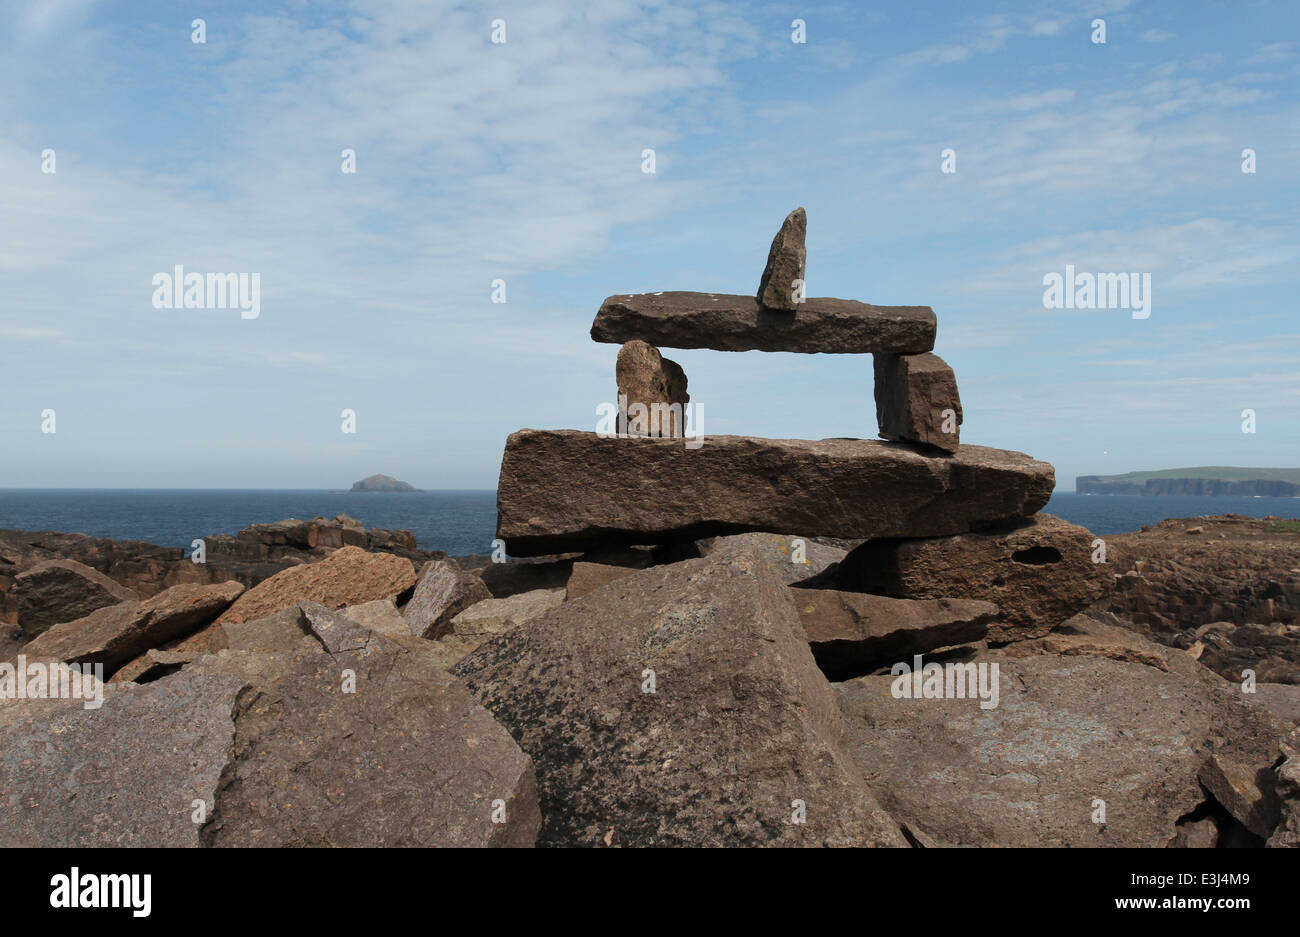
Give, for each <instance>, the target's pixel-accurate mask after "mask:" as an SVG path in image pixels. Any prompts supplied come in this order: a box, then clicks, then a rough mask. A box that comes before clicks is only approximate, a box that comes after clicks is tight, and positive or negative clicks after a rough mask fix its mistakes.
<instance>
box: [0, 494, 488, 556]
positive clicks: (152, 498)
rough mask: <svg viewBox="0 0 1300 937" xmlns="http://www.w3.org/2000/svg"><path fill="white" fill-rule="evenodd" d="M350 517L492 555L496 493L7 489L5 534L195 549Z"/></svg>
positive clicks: (2, 507)
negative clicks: (289, 525) (273, 526)
mask: <svg viewBox="0 0 1300 937" xmlns="http://www.w3.org/2000/svg"><path fill="white" fill-rule="evenodd" d="M318 514H319V515H322V516H324V517H333V516H334V515H336V514H347V515H349V516H350V517H355V518H356V519H357V520H359V521H361V523H363V524H365V525H366V527H383V528H386V529H396V530H409V531H411V532H412V533H414V534H415V538H416V541H417V543H419V545H420V547H421V548H423V549H425V550H446V551H447V553H448V554H450V555H452V556H464V555H466V554H469V553H491V552H492V547H491V543H492V538H493V536H494V535H495V531H496V517H497V505H496V492H494V491H424V492H403V493H400V494H396V493H394V494H386V493H381V492H356V493H353V492H330V491H220V490H214V489H204V490H200V491H187V490H181V489H170V490H131V489H102V488H101V489H70V488H66V489H54V490H37V489H13V488H7V489H0V528H13V529H17V530H58V531H64V532H71V533H83V534H89V535H90V536H92V537H112V538H114V539H116V540H147V541H149V542H150V543H157V544H161V545H162V546H168V547H187V548H188V547H189V545H190V541H192V540H194V539H195V538H196V537H205V536H209V535H211V534H233V533H236V532H237V531H238V530H239V529H240V528H241V527H247V526H248V525H249V524H260V523H265V522H267V521H278V520H283V519H284V518H286V517H296V518H298V519H299V520H310V519H311V518H313V517H315V516H316V515H318Z"/></svg>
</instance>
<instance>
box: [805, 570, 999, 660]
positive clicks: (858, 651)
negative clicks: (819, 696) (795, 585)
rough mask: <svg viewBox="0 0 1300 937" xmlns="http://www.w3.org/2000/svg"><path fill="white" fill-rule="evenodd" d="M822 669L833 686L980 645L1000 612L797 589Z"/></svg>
mask: <svg viewBox="0 0 1300 937" xmlns="http://www.w3.org/2000/svg"><path fill="white" fill-rule="evenodd" d="M790 595H791V597H792V598H793V599H794V603H795V606H796V607H797V608H798V609H799V620H800V622H801V623H802V624H803V630H804V632H805V633H806V634H807V635H808V643H809V645H810V646H811V647H812V652H813V657H815V658H817V666H819V667H820V668H821V669H822V673H824V674H826V676H827V677H829V678H830V679H831V680H846V679H848V678H850V677H857V676H861V675H862V674H865V673H868V672H870V671H871V670H872V669H874V668H876V667H881V666H885V667H888V666H890V665H892V664H894V663H895V662H897V661H908V662H909V663H910V661H911V659H912V655H914V654H924V653H926V652H928V651H933V650H935V649H936V648H941V647H949V646H951V645H954V644H965V643H967V642H968V641H978V640H980V639H981V638H983V637H984V636H985V635H986V634H987V633H988V630H989V625H990V623H992V622H994V621H996V620H997V617H998V607H997V606H996V605H994V604H993V603H992V602H981V601H978V600H973V599H891V598H887V597H885V596H883V595H864V594H862V593H858V592H836V591H835V590H833V589H791V590H790Z"/></svg>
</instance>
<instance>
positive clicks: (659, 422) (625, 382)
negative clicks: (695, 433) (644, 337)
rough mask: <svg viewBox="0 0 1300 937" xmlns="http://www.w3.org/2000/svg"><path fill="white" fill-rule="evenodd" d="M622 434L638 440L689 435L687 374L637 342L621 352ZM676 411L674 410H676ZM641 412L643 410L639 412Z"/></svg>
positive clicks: (620, 409)
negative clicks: (632, 434)
mask: <svg viewBox="0 0 1300 937" xmlns="http://www.w3.org/2000/svg"><path fill="white" fill-rule="evenodd" d="M615 372H616V376H617V378H618V406H619V415H618V426H617V429H618V432H620V433H629V432H631V433H635V434H636V435H638V436H677V437H679V436H684V435H686V418H685V409H684V408H685V406H686V404H688V403H689V402H690V399H691V395H690V394H688V393H687V392H686V372H685V371H683V370H682V366H681V365H680V364H678V363H677V362H676V361H670V360H668V359H667V358H665V357H663V356H662V355H660V354H659V349H658V348H655V347H654V346H653V345H647V344H646V343H645V342H642V341H637V340H633V341H630V342H628V343H627V344H625V345H624V346H623V347H622V348H620V349H619V350H618V363H617V365H616V367H615ZM674 407H676V409H675V410H674V409H673V408H674ZM638 408H640V409H638Z"/></svg>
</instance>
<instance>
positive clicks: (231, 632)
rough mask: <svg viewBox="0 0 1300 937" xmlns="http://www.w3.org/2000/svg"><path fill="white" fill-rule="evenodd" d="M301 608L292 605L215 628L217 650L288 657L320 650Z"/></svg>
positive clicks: (299, 604) (298, 604)
mask: <svg viewBox="0 0 1300 937" xmlns="http://www.w3.org/2000/svg"><path fill="white" fill-rule="evenodd" d="M301 604H302V603H295V604H293V605H290V606H289V607H288V608H282V609H280V610H279V611H278V612H272V613H271V614H270V615H264V616H262V617H261V618H254V619H253V620H252V621H228V622H224V623H222V624H220V625H218V626H217V627H218V628H220V629H221V631H222V639H221V640H220V641H219V642H217V643H216V647H218V648H219V649H221V650H225V649H229V650H232V651H256V652H258V653H262V654H289V653H295V652H297V651H301V650H303V649H304V648H305V649H307V650H310V651H315V650H317V649H319V646H320V642H319V641H317V640H316V639H315V638H314V637H312V635H311V631H310V629H309V628H308V627H307V622H306V621H305V620H304V619H303V616H302V608H301V607H300V606H301Z"/></svg>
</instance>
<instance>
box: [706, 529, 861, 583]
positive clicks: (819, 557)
mask: <svg viewBox="0 0 1300 937" xmlns="http://www.w3.org/2000/svg"><path fill="white" fill-rule="evenodd" d="M695 545H696V547H697V548H698V549H699V553H700V556H708V555H709V554H711V553H713V552H715V551H717V550H734V549H737V548H751V547H752V548H754V549H757V550H758V552H759V553H760V554H762V556H763V559H765V560H767V562H768V565H770V566H771V567H772V569H773V570H774V571H775V572H776V574H777V575H778V576H780V577H781V581H782V582H784V583H785V584H786V585H787V586H792V585H794V584H795V583H796V582H804V581H805V580H808V579H811V578H813V577H814V576H818V575H820V574H821V573H824V572H825V571H826V570H827V569H829V568H830V567H832V566H834V565H835V564H836V563H839V562H840V561H841V560H843V559H844V557H845V556H847V555H848V550H845V549H842V548H841V547H837V546H831V545H830V544H826V543H821V542H819V541H817V540H815V539H813V538H812V537H795V536H791V535H789V534H769V533H753V534H734V535H732V536H730V537H709V538H706V539H704V540H699V541H696V544H695ZM683 559H690V557H683Z"/></svg>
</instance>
